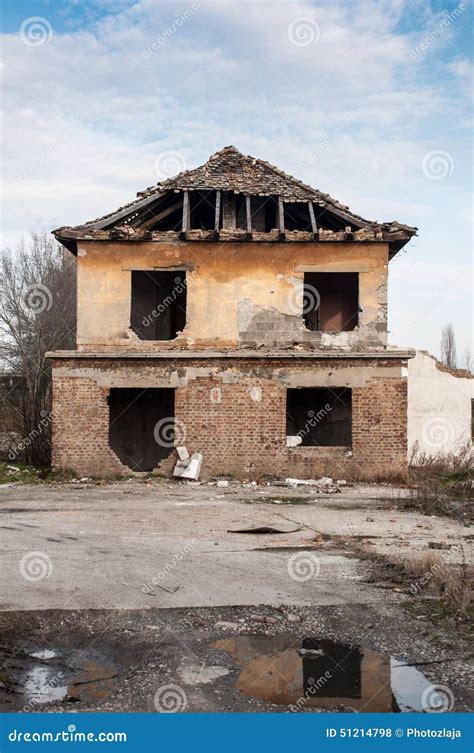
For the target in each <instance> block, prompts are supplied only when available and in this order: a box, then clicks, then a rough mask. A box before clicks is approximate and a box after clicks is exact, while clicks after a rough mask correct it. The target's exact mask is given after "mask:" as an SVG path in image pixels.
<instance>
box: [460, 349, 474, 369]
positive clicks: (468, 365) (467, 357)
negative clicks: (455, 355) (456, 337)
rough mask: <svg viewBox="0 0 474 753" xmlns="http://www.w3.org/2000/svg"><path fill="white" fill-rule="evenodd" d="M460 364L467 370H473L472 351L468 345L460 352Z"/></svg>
mask: <svg viewBox="0 0 474 753" xmlns="http://www.w3.org/2000/svg"><path fill="white" fill-rule="evenodd" d="M461 366H462V368H463V369H466V370H467V371H473V368H474V362H473V360H472V351H471V349H470V348H469V347H468V348H466V349H465V350H464V353H463V354H462V358H461Z"/></svg>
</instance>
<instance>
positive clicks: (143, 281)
mask: <svg viewBox="0 0 474 753" xmlns="http://www.w3.org/2000/svg"><path fill="white" fill-rule="evenodd" d="M130 326H131V328H132V330H133V331H134V332H135V334H136V335H137V336H138V337H139V338H140V340H173V339H174V338H175V337H176V336H177V334H178V332H181V331H182V330H183V329H184V327H185V326H186V272H184V271H181V270H172V271H166V272H157V271H155V270H153V271H149V272H148V271H147V272H139V271H133V272H132V304H131V317H130Z"/></svg>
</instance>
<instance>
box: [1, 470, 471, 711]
mask: <svg viewBox="0 0 474 753" xmlns="http://www.w3.org/2000/svg"><path fill="white" fill-rule="evenodd" d="M403 493H404V492H403V491H402V490H396V489H393V488H392V487H388V486H381V485H379V486H376V485H370V486H368V485H367V486H363V485H357V486H347V487H344V488H343V491H342V492H341V493H338V494H326V493H316V492H315V490H314V489H311V488H307V487H305V488H303V490H301V489H300V488H298V489H296V490H293V489H288V488H285V487H283V486H270V485H260V486H256V487H252V486H250V485H241V484H239V483H232V482H231V483H230V484H229V486H227V487H220V486H217V485H208V484H186V483H179V482H172V481H165V480H158V479H156V480H147V481H144V480H140V479H132V480H126V481H125V480H124V481H121V482H116V483H110V484H96V483H92V482H91V483H88V482H81V483H79V482H75V483H68V484H49V485H48V484H41V485H23V484H21V483H20V484H12V485H8V484H7V485H4V486H3V487H0V530H1V535H2V542H3V547H2V553H1V567H0V584H1V585H0V597H1V603H0V608H1V610H2V615H1V621H2V632H3V635H4V636H6V639H5V642H4V645H3V649H4V652H5V655H6V666H7V669H8V671H13V672H18V673H19V674H20V675H21V674H22V673H23V674H24V672H25V671H26V669H25V666H23V664H24V662H25V661H26V658H25V657H27V656H29V655H31V652H32V651H33V650H34V651H38V650H54V651H59V653H60V654H61V652H62V651H66V652H67V651H77V647H78V645H80V646H81V647H82V646H89V645H91V644H94V645H95V646H96V648H97V651H98V652H99V654H100V656H102V657H103V656H105V657H106V659H105V665H107V666H108V665H109V664H110V662H112V664H113V667H114V668H115V669H116V668H117V667H119V669H118V670H117V673H118V676H120V677H121V676H122V674H123V676H124V680H123V683H122V681H120V682H119V683H118V684H116V683H117V681H116V680H115V679H114V680H113V682H112V680H111V679H110V682H111V683H112V684H113V687H111V688H110V689H109V690H110V692H107V693H106V694H105V696H104V697H101V698H97V697H96V698H93V699H92V700H91V698H89V699H85V698H82V699H74V700H75V702H76V704H77V709H78V710H107V709H111V710H119V709H122V708H123V709H124V710H144V711H147V710H153V708H150V704H151V706H153V702H152V701H151V700H150V698H151V696H150V693H151V690H152V689H153V688H154V687H155V686H156V684H157V683H159V682H160V678H161V680H162V681H165V680H167V681H169V682H173V678H174V682H178V684H179V687H184V688H185V689H186V688H187V698H188V701H189V703H188V710H252V709H253V708H254V704H257V708H256V710H275V708H274V706H273V704H269V703H268V702H267V703H264V704H263V706H262V705H261V704H262V703H263V701H262V700H259V701H255V700H252V701H251V700H245V699H244V698H243V697H242V694H241V693H240V694H239V692H238V691H236V690H235V687H234V685H233V682H231V680H232V679H233V678H234V674H235V671H236V668H235V667H233V665H232V662H229V657H227V659H226V660H225V662H224V664H223V663H222V662H223V658H222V655H220V654H219V655H218V656H217V659H216V654H215V652H213V651H212V650H211V648H210V642H211V641H215V640H217V639H219V638H222V637H225V638H227V637H229V635H236V634H237V635H239V634H240V633H242V632H243V633H244V634H246V635H247V634H249V635H255V634H256V633H257V634H263V635H271V634H272V633H274V632H275V631H276V632H277V633H284V634H287V633H292V634H294V633H295V630H296V632H297V633H298V634H300V635H303V634H306V635H307V634H308V631H310V633H311V634H312V635H314V634H317V635H318V636H319V637H321V636H322V635H324V636H325V637H328V636H332V637H335V638H337V639H338V640H343V641H345V642H349V643H351V644H352V643H357V644H359V643H362V644H364V645H366V646H369V647H370V650H378V651H382V652H384V653H387V654H393V655H396V656H398V657H404V660H405V659H410V660H411V661H420V657H422V659H423V661H428V662H429V666H428V669H427V674H428V677H430V674H431V676H432V677H431V679H433V681H434V680H437V681H438V682H444V683H449V684H450V687H452V686H453V685H455V684H456V685H459V683H460V682H461V685H462V687H461V688H460V689H458V690H457V698H458V699H461V700H459V701H458V707H457V708H460V707H462V708H466V707H467V706H466V704H467V703H468V701H467V700H466V699H467V696H468V694H467V690H466V685H465V682H464V680H463V676H464V673H465V663H464V661H463V656H464V655H465V654H466V653H467V649H466V648H465V647H464V645H463V643H462V641H455V637H454V636H452V639H453V641H452V645H451V644H450V637H449V636H442V637H441V638H440V636H439V635H438V636H437V637H436V639H434V638H433V636H431V635H430V632H429V630H427V629H424V630H421V625H420V623H419V622H417V621H416V618H414V617H409V616H407V614H405V613H404V610H403V608H402V605H403V602H404V601H405V600H406V598H407V597H405V596H403V595H402V594H401V593H400V589H397V588H394V587H393V584H390V583H387V582H384V578H383V575H380V574H379V573H378V571H377V567H376V566H374V565H372V564H371V561H370V558H369V557H368V555H367V554H364V555H363V556H359V555H358V551H359V550H360V548H361V547H362V549H364V550H365V552H366V553H371V552H373V553H376V554H384V555H390V556H391V557H406V558H410V559H416V558H423V557H426V555H427V554H429V553H431V554H432V547H433V546H434V547H436V546H438V545H439V546H442V547H443V549H442V551H441V553H440V554H441V556H443V558H444V559H445V560H447V561H452V562H455V561H457V560H459V558H460V557H461V558H464V559H466V558H467V557H468V556H469V554H470V545H471V533H470V529H468V528H467V527H466V526H463V525H462V524H460V523H458V522H456V521H453V520H450V519H447V518H441V517H427V516H422V515H418V514H416V513H414V512H406V511H401V510H399V509H397V506H396V501H397V499H398V498H399V496H400V495H402V494H403ZM255 526H276V527H278V526H283V527H285V528H284V531H285V532H283V533H237V532H235V529H237V528H249V527H255ZM290 529H295V530H290ZM231 530H232V532H231ZM446 546H448V547H450V548H449V549H446ZM421 598H422V597H421ZM91 610H96V611H91ZM97 610H100V611H97ZM125 610H129V611H125ZM255 613H257V618H255ZM290 613H294V614H295V619H294V620H292V619H291V617H289V615H290ZM265 615H266V616H267V617H270V622H269V623H268V624H267V623H262V621H261V619H259V618H261V617H262V616H263V617H264V616H265ZM272 615H273V616H272ZM272 620H273V621H272ZM226 622H230V623H231V625H230V626H228V625H227V626H226V625H225V624H224V625H222V623H226ZM423 627H424V628H426V625H424V624H423ZM104 635H105V638H104ZM415 636H416V637H415ZM104 641H105V643H104ZM105 644H107V645H105ZM25 646H26V649H25ZM125 646H126V649H125ZM440 646H441V649H440ZM443 646H444V648H443ZM51 647H53V648H52V649H51ZM25 651H26V653H25ZM28 651H30V654H28ZM128 651H130V653H129V655H128ZM150 652H151V654H150ZM89 653H90V650H89ZM112 655H113V657H112ZM150 655H151V656H152V658H151V659H150ZM12 656H13V657H16V659H15V661H18V662H19V665H18V666H17V667H16V670H15V666H16V665H15V661H13V663H12ZM100 656H99V659H100ZM111 657H112V658H111ZM144 657H145V658H144ZM146 657H148V659H146ZM89 658H90V657H89ZM99 659H98V658H97V656H93V657H92V659H91V661H92V660H93V661H99ZM135 660H136V661H135ZM38 661H42V660H41V659H38ZM49 661H53V663H54V661H56V660H55V659H51V660H49ZM71 661H72V660H71ZM144 661H145V664H146V662H148V664H150V662H151V665H153V666H151V668H149V669H148V670H147V672H148V674H147V680H146V682H145V679H144V676H143V672H144V671H145V670H144V668H143V666H142V665H143V662H144ZM22 662H23V664H22ZM183 662H184V664H183ZM196 662H197V663H198V664H199V667H201V668H202V667H204V669H205V668H206V666H211V667H214V669H213V670H211V676H210V675H209V673H207V675H206V672H204V676H205V677H207V678H208V680H206V682H205V683H200V682H199V681H198V682H196V683H194V684H193V682H192V681H191V680H190V677H191V678H192V677H193V676H195V674H196V673H194V675H193V671H194V670H193V669H192V667H194V668H195V667H196ZM431 662H434V664H431ZM438 662H441V663H440V664H438ZM99 664H100V661H99ZM148 664H147V665H146V666H148ZM188 664H189V665H190V666H191V670H189V666H188ZM216 666H217V667H221V670H219V669H215V667H216ZM224 666H225V671H224V669H222V667H224ZM12 667H13V669H12ZM433 668H434V669H435V670H436V671H435V672H433ZM40 670H41V667H40ZM151 670H152V671H151ZM114 672H115V670H114ZM200 672H201V670H200ZM213 672H214V674H215V676H214V675H213V674H212V673H213ZM137 673H138V674H137ZM233 673H234V674H233ZM200 676H201V675H200ZM114 677H115V674H114ZM209 677H211V679H209ZM125 678H126V679H125ZM150 678H151V679H150ZM183 678H184V679H183ZM234 679H235V678H234ZM107 681H109V680H107ZM188 681H189V682H188ZM104 682H105V680H104ZM124 683H125V684H124ZM1 684H2V683H1V681H0V688H1ZM130 685H132V686H133V687H134V688H135V691H134V694H130V693H129V687H130ZM204 686H205V687H204ZM196 687H197V688H199V692H198V691H197V689H196ZM140 688H141V690H140ZM18 692H19V696H18V697H22V695H21V693H20V691H18ZM216 694H217V699H216ZM11 697H12V696H8V698H7V699H6V700H5V706H3V708H4V710H5V709H6V708H7V709H8V708H9V707H11V706H9V703H11ZM124 699H125V700H124ZM189 699H194V700H189ZM120 704H122V706H121V705H120ZM123 704H125V706H124V705H123ZM249 704H250V708H248V706H249ZM259 704H260V705H259ZM14 705H15V704H14ZM20 706H21V704H20ZM74 710H76V706H75V707H74ZM276 710H281V708H280V709H279V708H276ZM455 710H456V709H455Z"/></svg>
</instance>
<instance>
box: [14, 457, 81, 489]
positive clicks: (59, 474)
mask: <svg viewBox="0 0 474 753" xmlns="http://www.w3.org/2000/svg"><path fill="white" fill-rule="evenodd" d="M73 478H77V474H76V473H75V471H73V470H72V469H71V468H62V469H60V470H57V471H54V470H52V469H51V468H42V467H36V466H34V465H26V464H25V463H7V462H4V463H3V462H2V463H0V484H11V483H13V482H15V481H20V482H21V483H22V484H40V483H42V482H47V483H48V482H54V481H71V480H72V479H73Z"/></svg>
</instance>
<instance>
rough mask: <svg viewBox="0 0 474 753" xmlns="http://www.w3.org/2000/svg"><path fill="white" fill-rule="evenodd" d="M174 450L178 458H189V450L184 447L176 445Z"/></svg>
mask: <svg viewBox="0 0 474 753" xmlns="http://www.w3.org/2000/svg"><path fill="white" fill-rule="evenodd" d="M176 452H177V453H178V458H179V459H180V460H187V459H188V458H189V452H188V451H187V449H186V447H177V448H176Z"/></svg>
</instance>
